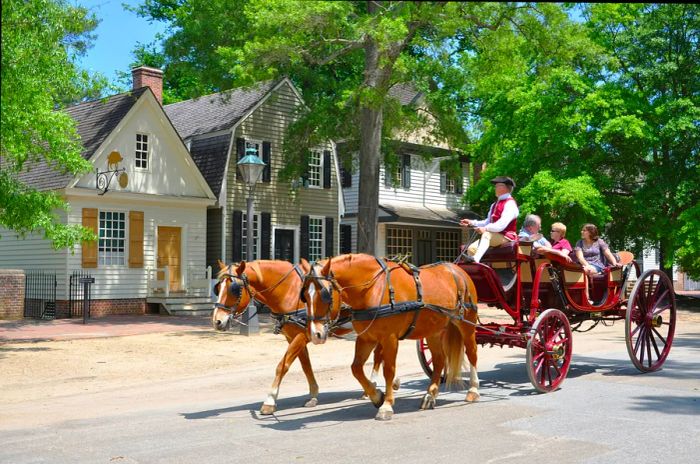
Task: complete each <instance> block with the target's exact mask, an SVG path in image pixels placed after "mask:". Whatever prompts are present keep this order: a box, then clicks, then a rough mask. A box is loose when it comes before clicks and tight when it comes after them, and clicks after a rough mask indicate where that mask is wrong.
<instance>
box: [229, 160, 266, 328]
mask: <svg viewBox="0 0 700 464" xmlns="http://www.w3.org/2000/svg"><path fill="white" fill-rule="evenodd" d="M236 164H237V165H238V170H239V171H240V173H241V176H242V177H243V181H244V182H245V183H246V185H248V197H247V199H246V206H247V211H246V261H247V262H251V261H253V260H255V256H254V255H253V223H254V221H253V218H254V211H253V194H254V193H255V184H256V183H258V181H259V180H260V177H261V175H262V172H263V170H264V169H265V163H264V162H263V160H261V159H260V157H259V156H258V151H257V150H256V149H255V148H248V149H246V155H245V156H244V157H243V158H241V160H240V161H239V162H238V163H236ZM243 323H244V325H241V334H243V335H253V334H258V333H260V323H259V321H258V311H257V308H256V307H255V303H254V301H253V299H252V298H251V300H250V304H248V308H247V309H246V311H245V313H244V314H243Z"/></svg>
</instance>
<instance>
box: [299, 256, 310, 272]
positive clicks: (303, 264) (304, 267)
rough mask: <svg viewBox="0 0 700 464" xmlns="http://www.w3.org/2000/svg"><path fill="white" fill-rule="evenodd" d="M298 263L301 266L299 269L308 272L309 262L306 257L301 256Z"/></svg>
mask: <svg viewBox="0 0 700 464" xmlns="http://www.w3.org/2000/svg"><path fill="white" fill-rule="evenodd" d="M299 265H300V266H301V270H302V271H304V272H309V270H310V269H311V265H310V264H309V262H308V261H307V260H306V259H304V258H301V260H300V262H299Z"/></svg>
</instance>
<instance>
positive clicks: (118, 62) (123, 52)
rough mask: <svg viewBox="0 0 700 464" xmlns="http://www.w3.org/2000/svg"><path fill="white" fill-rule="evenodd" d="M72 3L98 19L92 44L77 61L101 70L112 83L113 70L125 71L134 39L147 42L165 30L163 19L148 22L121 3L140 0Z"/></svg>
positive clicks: (136, 3) (83, 0) (80, 0)
mask: <svg viewBox="0 0 700 464" xmlns="http://www.w3.org/2000/svg"><path fill="white" fill-rule="evenodd" d="M73 3H75V4H77V5H81V6H84V7H86V8H88V9H89V10H90V11H91V12H93V13H94V14H95V16H97V18H98V19H99V20H100V24H99V26H97V29H96V30H95V34H96V35H97V38H96V40H95V41H94V42H93V44H94V45H93V47H92V48H91V49H90V50H88V53H87V55H86V56H84V57H82V58H81V59H80V60H79V62H78V64H79V65H80V66H81V67H82V68H85V69H87V70H89V71H93V72H100V73H102V74H104V75H105V76H106V77H107V79H109V81H110V82H112V83H115V84H116V83H117V74H116V72H117V71H128V69H129V63H131V61H133V59H134V58H133V56H132V55H131V51H132V50H133V49H134V46H136V43H137V42H140V43H144V44H146V43H150V42H152V41H153V40H154V39H155V36H156V34H157V33H159V32H163V31H164V30H165V26H164V25H163V24H162V23H158V22H154V23H152V24H149V22H148V21H147V20H145V19H143V18H139V17H138V16H136V14H134V13H132V12H130V11H126V10H124V7H122V4H123V3H126V4H128V5H131V6H136V5H138V4H139V3H141V2H140V1H139V0H73Z"/></svg>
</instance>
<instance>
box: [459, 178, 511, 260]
mask: <svg viewBox="0 0 700 464" xmlns="http://www.w3.org/2000/svg"><path fill="white" fill-rule="evenodd" d="M491 183H492V184H494V189H495V193H496V197H497V198H498V199H497V200H496V202H495V203H493V204H492V205H491V208H490V209H489V214H488V216H487V217H486V219H484V220H483V221H474V220H470V219H462V220H461V221H460V222H459V223H460V225H461V226H463V227H474V228H475V230H476V231H477V232H478V233H479V234H481V238H480V239H479V240H476V241H475V242H474V243H472V244H471V245H469V248H467V253H468V255H469V256H467V257H466V258H465V262H476V263H478V262H479V261H481V258H482V257H483V256H484V253H486V251H487V250H488V249H489V247H496V246H500V245H503V244H504V243H507V242H510V241H515V240H516V238H517V232H516V231H517V230H518V229H517V225H516V222H517V219H518V214H519V213H520V212H519V210H518V204H517V203H516V202H515V198H513V197H512V195H511V192H512V191H513V189H514V188H515V182H513V179H511V178H510V177H494V178H493V179H491Z"/></svg>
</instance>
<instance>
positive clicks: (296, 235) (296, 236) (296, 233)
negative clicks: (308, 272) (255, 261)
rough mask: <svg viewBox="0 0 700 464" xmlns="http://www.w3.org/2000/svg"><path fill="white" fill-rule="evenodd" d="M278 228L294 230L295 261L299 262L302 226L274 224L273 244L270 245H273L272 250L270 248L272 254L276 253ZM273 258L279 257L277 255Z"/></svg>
mask: <svg viewBox="0 0 700 464" xmlns="http://www.w3.org/2000/svg"><path fill="white" fill-rule="evenodd" d="M277 229H284V230H292V231H294V263H298V262H299V232H300V230H301V227H300V226H298V225H295V226H291V225H283V224H276V225H274V226H272V238H271V242H272V243H271V244H270V246H271V247H272V250H270V251H271V252H272V253H271V254H272V255H274V253H275V231H276V230H277ZM273 259H277V258H276V257H273Z"/></svg>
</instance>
